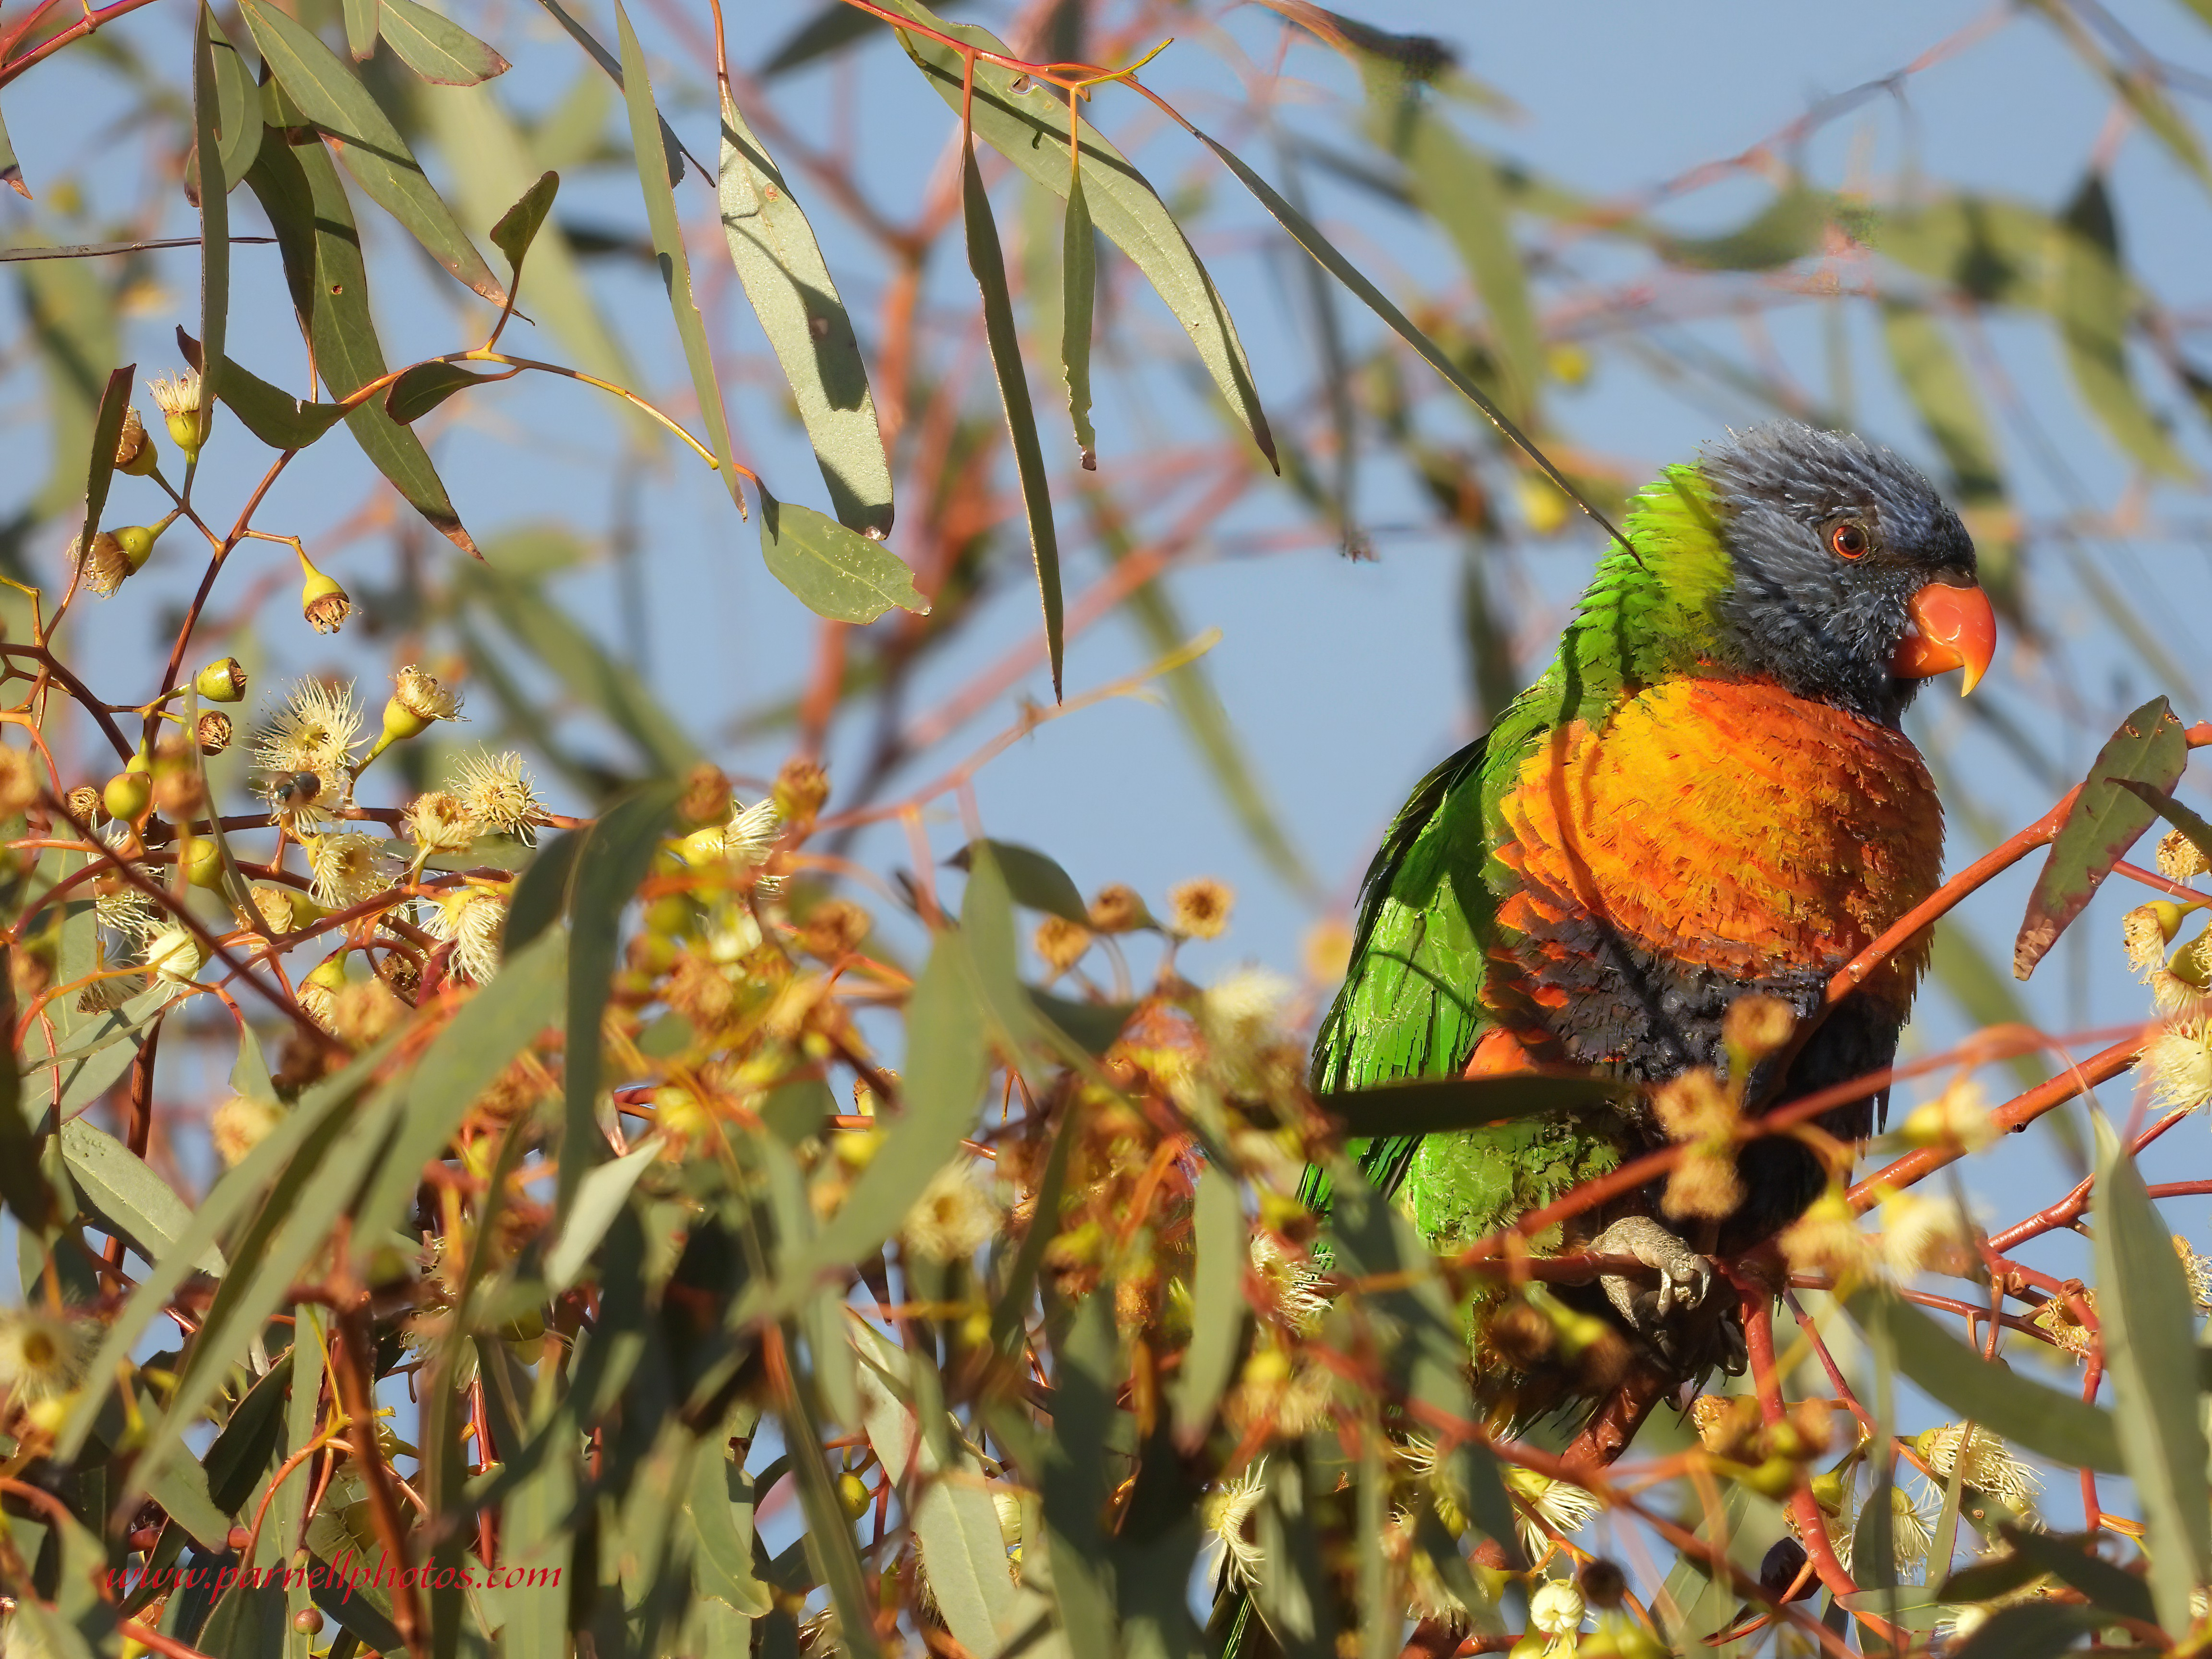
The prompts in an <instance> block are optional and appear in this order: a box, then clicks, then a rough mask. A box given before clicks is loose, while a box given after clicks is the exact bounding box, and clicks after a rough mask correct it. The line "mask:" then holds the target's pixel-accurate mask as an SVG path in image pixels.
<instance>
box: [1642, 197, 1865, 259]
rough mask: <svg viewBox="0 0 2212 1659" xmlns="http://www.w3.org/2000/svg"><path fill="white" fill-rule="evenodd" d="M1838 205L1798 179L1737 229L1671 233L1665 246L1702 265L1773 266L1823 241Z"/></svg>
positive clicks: (1674, 255) (1672, 254) (1670, 254)
mask: <svg viewBox="0 0 2212 1659" xmlns="http://www.w3.org/2000/svg"><path fill="white" fill-rule="evenodd" d="M1831 208H1832V202H1831V199H1830V198H1829V197H1828V196H1827V195H1826V193H1824V192H1823V191H1817V190H1812V189H1809V188H1808V187H1807V186H1805V185H1802V184H1797V183H1794V182H1793V183H1792V184H1790V185H1788V186H1786V187H1785V188H1784V190H1783V191H1781V192H1780V193H1779V194H1778V195H1777V196H1776V197H1775V198H1774V199H1773V200H1772V201H1771V202H1769V203H1768V204H1766V205H1765V207H1763V208H1761V209H1760V210H1759V211H1758V212H1757V213H1755V214H1753V216H1752V217H1751V218H1750V219H1749V220H1747V222H1745V223H1743V224H1741V225H1740V226H1738V227H1737V228H1735V229H1734V230H1731V231H1727V232H1724V233H1723V234H1721V235H1718V236H1670V237H1667V238H1665V239H1663V240H1662V242H1661V244H1660V246H1661V249H1662V252H1664V253H1665V254H1666V256H1667V257H1668V258H1669V259H1671V260H1673V261H1674V263H1675V264H1678V265H1691V266H1694V267H1696V268H1697V269H1699V270H1774V269H1775V268H1776V267H1778V266H1780V265H1786V264H1790V262H1791V261H1793V260H1796V259H1800V258H1803V257H1804V256H1805V255H1806V254H1808V253H1810V252H1813V251H1814V249H1815V248H1817V247H1818V246H1820V233H1821V231H1822V230H1823V229H1824V228H1826V225H1827V222H1828V216H1829V212H1830V210H1831Z"/></svg>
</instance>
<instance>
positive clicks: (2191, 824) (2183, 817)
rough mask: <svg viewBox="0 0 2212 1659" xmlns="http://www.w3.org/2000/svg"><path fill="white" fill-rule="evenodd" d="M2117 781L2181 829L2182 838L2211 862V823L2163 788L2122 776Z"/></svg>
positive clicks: (2160, 815) (2168, 821)
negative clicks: (2156, 787)
mask: <svg viewBox="0 0 2212 1659" xmlns="http://www.w3.org/2000/svg"><path fill="white" fill-rule="evenodd" d="M2119 783H2120V787H2122V788H2124V789H2125V790H2126V791H2127V792H2128V793H2130V794H2131V795H2133V796H2135V797H2136V799H2139V800H2142V801H2144V802H2146V803H2148V805H2149V806H2150V808H2151V810H2152V811H2154V812H2156V813H2157V814H2158V815H2159V817H2162V818H2164V819H2165V820H2166V822H2167V823H2170V824H2172V826H2173V827H2174V828H2175V829H2179V831H2181V836H2182V839H2183V840H2185V841H2186V842H2188V843H2189V844H2190V845H2191V846H2192V847H2194V848H2196V849H2197V851H2198V852H2199V853H2201V854H2203V855H2204V858H2205V860H2206V861H2207V862H2208V863H2212V823H2207V822H2206V821H2205V820H2204V819H2203V817H2201V816H2200V815H2199V814H2197V813H2195V812H2192V811H2190V810H2189V809H2188V808H2187V807H2186V806H2184V805H2182V804H2181V803H2180V802H2179V801H2178V800H2176V799H2174V798H2173V797H2172V796H2171V795H2169V794H2167V793H2166V791H2164V790H2163V789H2154V788H2152V787H2150V785H2148V784H2147V783H2143V782H2140V781H2137V780H2136V779H2134V778H2122V779H2121V780H2120V781H2119Z"/></svg>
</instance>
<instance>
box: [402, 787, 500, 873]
mask: <svg viewBox="0 0 2212 1659" xmlns="http://www.w3.org/2000/svg"><path fill="white" fill-rule="evenodd" d="M405 823H406V826H407V834H408V836H409V837H410V839H411V840H412V841H413V842H415V844H416V847H417V848H420V849H421V853H422V857H424V858H426V859H427V858H428V857H429V856H430V855H431V854H435V853H465V852H467V851H468V850H469V848H471V847H472V846H474V845H475V843H476V838H477V836H478V835H479V834H480V833H481V832H482V830H483V825H481V824H479V823H477V820H476V815H475V814H474V813H472V812H471V811H469V809H468V804H467V803H466V802H465V801H464V800H462V799H461V798H460V797H459V796H458V795H449V794H447V793H446V792H445V791H444V790H442V789H428V790H425V791H424V792H423V793H421V794H419V795H417V796H416V797H415V799H413V800H411V801H409V802H408V803H407V811H406V817H405Z"/></svg>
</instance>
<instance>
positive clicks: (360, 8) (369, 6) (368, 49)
mask: <svg viewBox="0 0 2212 1659" xmlns="http://www.w3.org/2000/svg"><path fill="white" fill-rule="evenodd" d="M343 10H344V12H345V37H346V50H347V51H348V52H351V53H352V54H353V60H354V62H355V63H356V64H365V63H367V62H368V60H369V59H370V58H374V57H375V56H376V36H377V31H378V27H379V26H380V24H381V23H382V22H383V21H384V16H383V7H382V6H381V5H380V3H379V0H344V3H343Z"/></svg>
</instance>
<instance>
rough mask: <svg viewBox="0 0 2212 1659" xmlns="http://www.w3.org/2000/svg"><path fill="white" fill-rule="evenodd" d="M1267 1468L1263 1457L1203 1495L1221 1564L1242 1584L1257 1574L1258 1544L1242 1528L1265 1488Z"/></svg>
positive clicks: (1208, 1526) (1207, 1527) (1203, 1514)
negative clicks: (1233, 1477)
mask: <svg viewBox="0 0 2212 1659" xmlns="http://www.w3.org/2000/svg"><path fill="white" fill-rule="evenodd" d="M1266 1491H1267V1460H1266V1459H1265V1458H1262V1459H1261V1461H1260V1462H1256V1463H1255V1464H1253V1465H1251V1466H1250V1467H1249V1468H1247V1469H1246V1470H1245V1471H1244V1473H1243V1474H1240V1475H1238V1476H1237V1478H1236V1479H1235V1480H1225V1481H1223V1482H1222V1483H1221V1484H1220V1485H1219V1486H1216V1487H1215V1488H1214V1489H1213V1490H1212V1492H1208V1493H1207V1494H1206V1503H1205V1505H1204V1507H1203V1508H1202V1510H1200V1514H1201V1515H1202V1516H1204V1518H1205V1521H1206V1530H1207V1531H1208V1532H1210V1533H1212V1534H1213V1537H1212V1547H1213V1549H1214V1551H1215V1552H1216V1553H1217V1555H1218V1559H1219V1560H1220V1562H1221V1564H1222V1565H1224V1566H1225V1568H1226V1570H1227V1571H1228V1574H1229V1577H1231V1579H1233V1580H1235V1581H1236V1582H1237V1583H1241V1584H1247V1585H1249V1584H1252V1583H1256V1582H1257V1580H1258V1577H1259V1571H1260V1566H1261V1557H1260V1547H1259V1545H1257V1544H1256V1543H1255V1542H1253V1541H1252V1540H1251V1539H1249V1538H1247V1537H1246V1536H1245V1535H1244V1528H1245V1524H1246V1523H1247V1522H1249V1521H1250V1519H1251V1518H1252V1511H1253V1510H1255V1509H1257V1508H1258V1507H1259V1506H1260V1499H1261V1496H1262V1495H1263V1494H1264V1493H1265V1492H1266Z"/></svg>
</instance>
